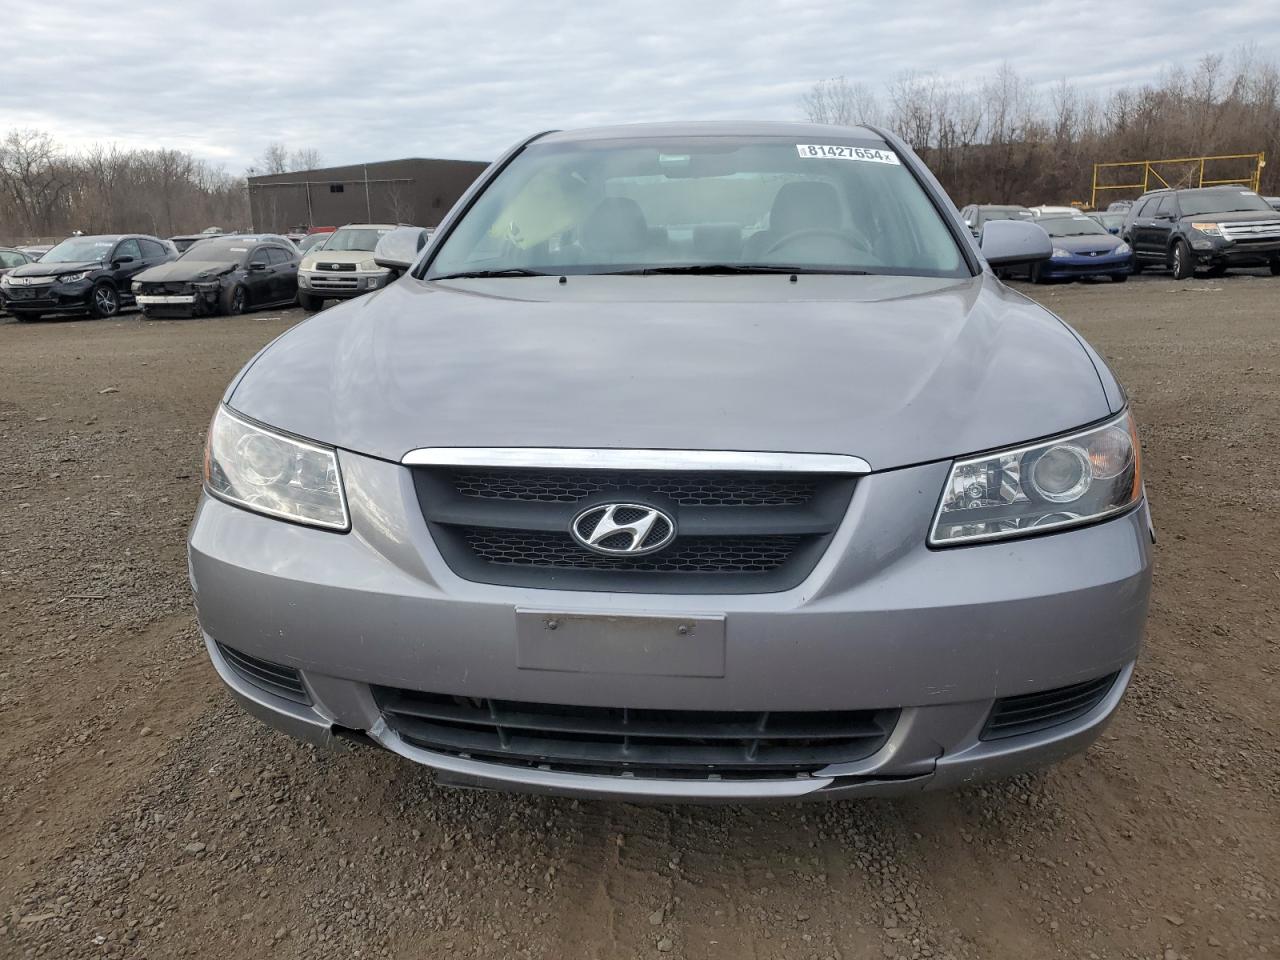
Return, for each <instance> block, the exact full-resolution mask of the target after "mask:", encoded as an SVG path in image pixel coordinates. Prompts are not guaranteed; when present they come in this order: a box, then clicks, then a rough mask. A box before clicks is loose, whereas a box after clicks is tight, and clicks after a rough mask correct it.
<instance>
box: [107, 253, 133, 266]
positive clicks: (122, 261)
mask: <svg viewBox="0 0 1280 960" xmlns="http://www.w3.org/2000/svg"><path fill="white" fill-rule="evenodd" d="M112 262H113V263H114V264H115V265H116V266H120V265H121V264H125V263H133V257H131V256H129V255H128V254H127V253H126V254H125V255H124V256H122V257H116V258H115V260H113V261H112Z"/></svg>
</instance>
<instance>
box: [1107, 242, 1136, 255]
mask: <svg viewBox="0 0 1280 960" xmlns="http://www.w3.org/2000/svg"><path fill="white" fill-rule="evenodd" d="M1111 252H1112V253H1114V254H1116V255H1117V256H1119V255H1120V254H1123V253H1130V252H1131V251H1130V249H1129V245H1128V244H1127V243H1122V244H1120V246H1118V247H1116V248H1115V249H1114V250H1112V251H1111Z"/></svg>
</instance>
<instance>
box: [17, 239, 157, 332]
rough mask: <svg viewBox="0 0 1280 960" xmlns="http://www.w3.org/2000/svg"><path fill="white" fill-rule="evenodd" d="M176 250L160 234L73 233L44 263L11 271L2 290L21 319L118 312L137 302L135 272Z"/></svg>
mask: <svg viewBox="0 0 1280 960" xmlns="http://www.w3.org/2000/svg"><path fill="white" fill-rule="evenodd" d="M174 256H175V254H174V251H173V248H172V247H171V246H170V245H169V244H167V243H165V242H164V241H163V240H160V239H157V238H156V237H149V236H141V235H138V234H109V235H105V236H95V237H71V238H70V239H67V240H63V241H62V242H61V243H60V244H58V245H57V246H56V247H54V248H53V249H52V250H50V251H49V252H48V253H46V254H45V255H44V256H43V257H42V258H41V259H40V262H39V263H29V264H27V265H26V266H22V267H15V268H14V269H13V270H10V271H9V272H8V273H6V274H5V275H4V277H3V278H0V296H3V298H4V303H5V307H6V308H7V309H8V310H9V312H10V313H12V314H13V315H14V316H15V317H17V318H18V319H19V320H37V319H39V318H40V317H42V316H44V315H45V314H49V313H80V312H84V311H88V313H89V314H90V315H91V316H93V317H98V318H106V317H114V316H116V314H118V313H119V312H120V310H121V308H122V307H125V306H128V305H130V304H131V303H133V294H132V292H131V291H130V289H129V283H130V281H131V280H132V279H133V277H134V275H135V274H138V273H140V272H142V271H143V270H145V269H147V268H148V267H154V266H156V265H157V264H161V263H165V262H167V261H169V260H172V259H173V258H174Z"/></svg>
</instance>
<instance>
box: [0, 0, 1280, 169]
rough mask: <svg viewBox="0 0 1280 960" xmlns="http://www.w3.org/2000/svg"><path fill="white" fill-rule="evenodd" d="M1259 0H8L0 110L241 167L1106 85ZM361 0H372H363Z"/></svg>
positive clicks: (1191, 58) (73, 131)
mask: <svg viewBox="0 0 1280 960" xmlns="http://www.w3.org/2000/svg"><path fill="white" fill-rule="evenodd" d="M1276 4H1277V0H1216V2H1214V3H1213V4H1206V3H1204V2H1202V0H1159V2H1151V0H1124V2H1116V0H1072V2H1070V3H1028V2H1025V0H981V2H957V0H911V2H906V3H894V2H885V0H876V2H873V3H866V2H861V0H772V2H760V3H745V2H732V0H717V2H705V0H704V2H699V0H645V2H643V3H625V4H624V3H616V4H615V3H587V2H581V0H578V2H573V0H570V2H563V0H561V2H556V3H551V2H541V3H539V2H533V0H492V2H486V0H479V2H460V3H459V2H454V3H448V4H446V3H440V2H412V0H405V2H400V0H378V2H373V3H370V2H359V0H346V2H330V0H308V2H305V3H264V2H261V0H258V2H247V0H219V2H218V3H199V2H194V0H182V2H173V0H166V2H160V3H151V2H147V0H128V2H127V3H126V4H125V5H124V6H117V5H113V4H109V3H104V2H103V0H83V2H82V0H55V2H31V3H19V2H13V3H10V4H7V5H6V9H5V14H4V17H3V20H2V21H0V130H2V129H5V128H9V127H14V126H31V127H37V128H40V129H43V130H47V131H49V132H50V133H52V134H53V135H54V136H55V137H56V138H57V139H58V140H59V141H60V142H61V143H63V144H65V145H67V146H69V147H79V146H83V145H86V144H88V143H91V142H94V141H100V142H108V143H109V142H115V143H119V144H120V145H122V146H167V147H176V148H181V149H187V150H190V151H192V152H193V153H195V154H196V155H198V156H201V157H204V158H206V159H211V160H215V161H220V162H222V163H224V164H225V165H226V167H227V168H228V169H229V170H232V171H234V172H239V171H240V170H242V169H243V168H244V167H245V166H246V165H247V164H248V163H249V162H250V161H251V158H253V157H254V156H257V155H259V154H260V153H261V152H262V150H263V148H264V147H265V146H266V145H267V144H268V143H270V142H272V141H281V142H284V143H286V144H287V145H289V146H290V147H291V148H297V147H316V148H317V149H319V150H320V152H321V154H322V156H323V159H324V161H325V162H326V163H344V162H354V161H359V160H374V159H391V158H396V157H405V156H428V157H461V158H467V159H478V160H488V159H491V158H492V157H493V156H494V155H495V154H496V153H497V152H498V151H500V150H501V149H502V148H504V147H505V146H507V145H508V144H509V143H511V142H512V141H513V140H515V139H517V138H519V137H521V136H523V135H525V134H526V133H529V132H532V131H535V130H539V129H547V128H550V127H573V126H583V125H588V124H596V123H618V122H628V121H639V120H658V119H739V118H748V117H749V118H758V119H790V118H796V117H798V116H800V115H801V108H800V103H799V101H800V97H801V95H802V94H803V93H804V92H805V91H806V90H807V89H809V87H810V86H811V85H812V84H813V82H814V81H815V80H819V79H822V78H826V77H833V76H838V75H844V76H846V77H848V78H849V79H850V80H851V81H862V82H866V83H869V84H871V85H872V86H873V87H875V88H876V89H877V91H878V92H879V90H881V89H882V88H883V83H884V82H885V81H887V80H888V79H890V78H892V77H893V76H894V75H895V74H897V73H899V72H900V71H903V70H918V71H934V72H937V73H940V74H943V75H945V76H947V77H948V78H954V80H955V81H957V82H969V83H976V82H979V81H980V80H981V79H982V78H983V77H984V76H986V75H989V74H991V73H992V72H994V71H995V70H996V69H997V68H998V67H999V66H1000V64H1001V63H1002V62H1004V61H1008V62H1009V63H1010V64H1011V65H1012V66H1013V67H1014V68H1015V69H1016V70H1017V71H1018V72H1019V73H1021V74H1023V75H1024V76H1026V77H1028V78H1030V79H1032V80H1037V81H1047V82H1052V81H1056V80H1058V79H1060V78H1061V77H1064V76H1065V77H1067V78H1069V79H1071V80H1073V81H1075V82H1076V83H1078V84H1079V85H1080V86H1082V87H1090V88H1107V87H1111V86H1115V85H1118V84H1122V83H1131V82H1141V81H1144V80H1149V79H1154V78H1156V77H1157V76H1158V74H1159V72H1160V70H1161V69H1162V68H1164V67H1168V66H1173V65H1177V64H1184V65H1187V66H1189V67H1190V66H1192V65H1194V63H1195V61H1196V60H1197V59H1199V57H1201V56H1202V55H1204V54H1205V53H1209V52H1221V53H1227V54H1229V53H1230V52H1231V51H1232V50H1233V49H1234V48H1236V47H1239V46H1240V45H1242V44H1245V43H1251V44H1254V45H1255V46H1256V48H1257V52H1258V53H1259V54H1261V55H1263V56H1267V57H1272V58H1274V57H1277V55H1278V54H1280V16H1275V13H1276V12H1277V11H1276V10H1275V9H1273V8H1274V7H1275V6H1276ZM375 11H376V12H375Z"/></svg>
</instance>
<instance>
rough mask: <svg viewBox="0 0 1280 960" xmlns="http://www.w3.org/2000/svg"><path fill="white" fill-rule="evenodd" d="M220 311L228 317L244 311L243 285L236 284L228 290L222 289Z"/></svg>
mask: <svg viewBox="0 0 1280 960" xmlns="http://www.w3.org/2000/svg"><path fill="white" fill-rule="evenodd" d="M219 299H221V301H222V312H223V313H225V314H226V315H227V316H229V317H238V316H239V315H240V314H242V313H244V306H245V294H244V287H242V286H240V284H238V283H237V284H236V285H235V286H234V287H232V288H231V289H230V290H223V291H222V296H221V297H220V298H219Z"/></svg>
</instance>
